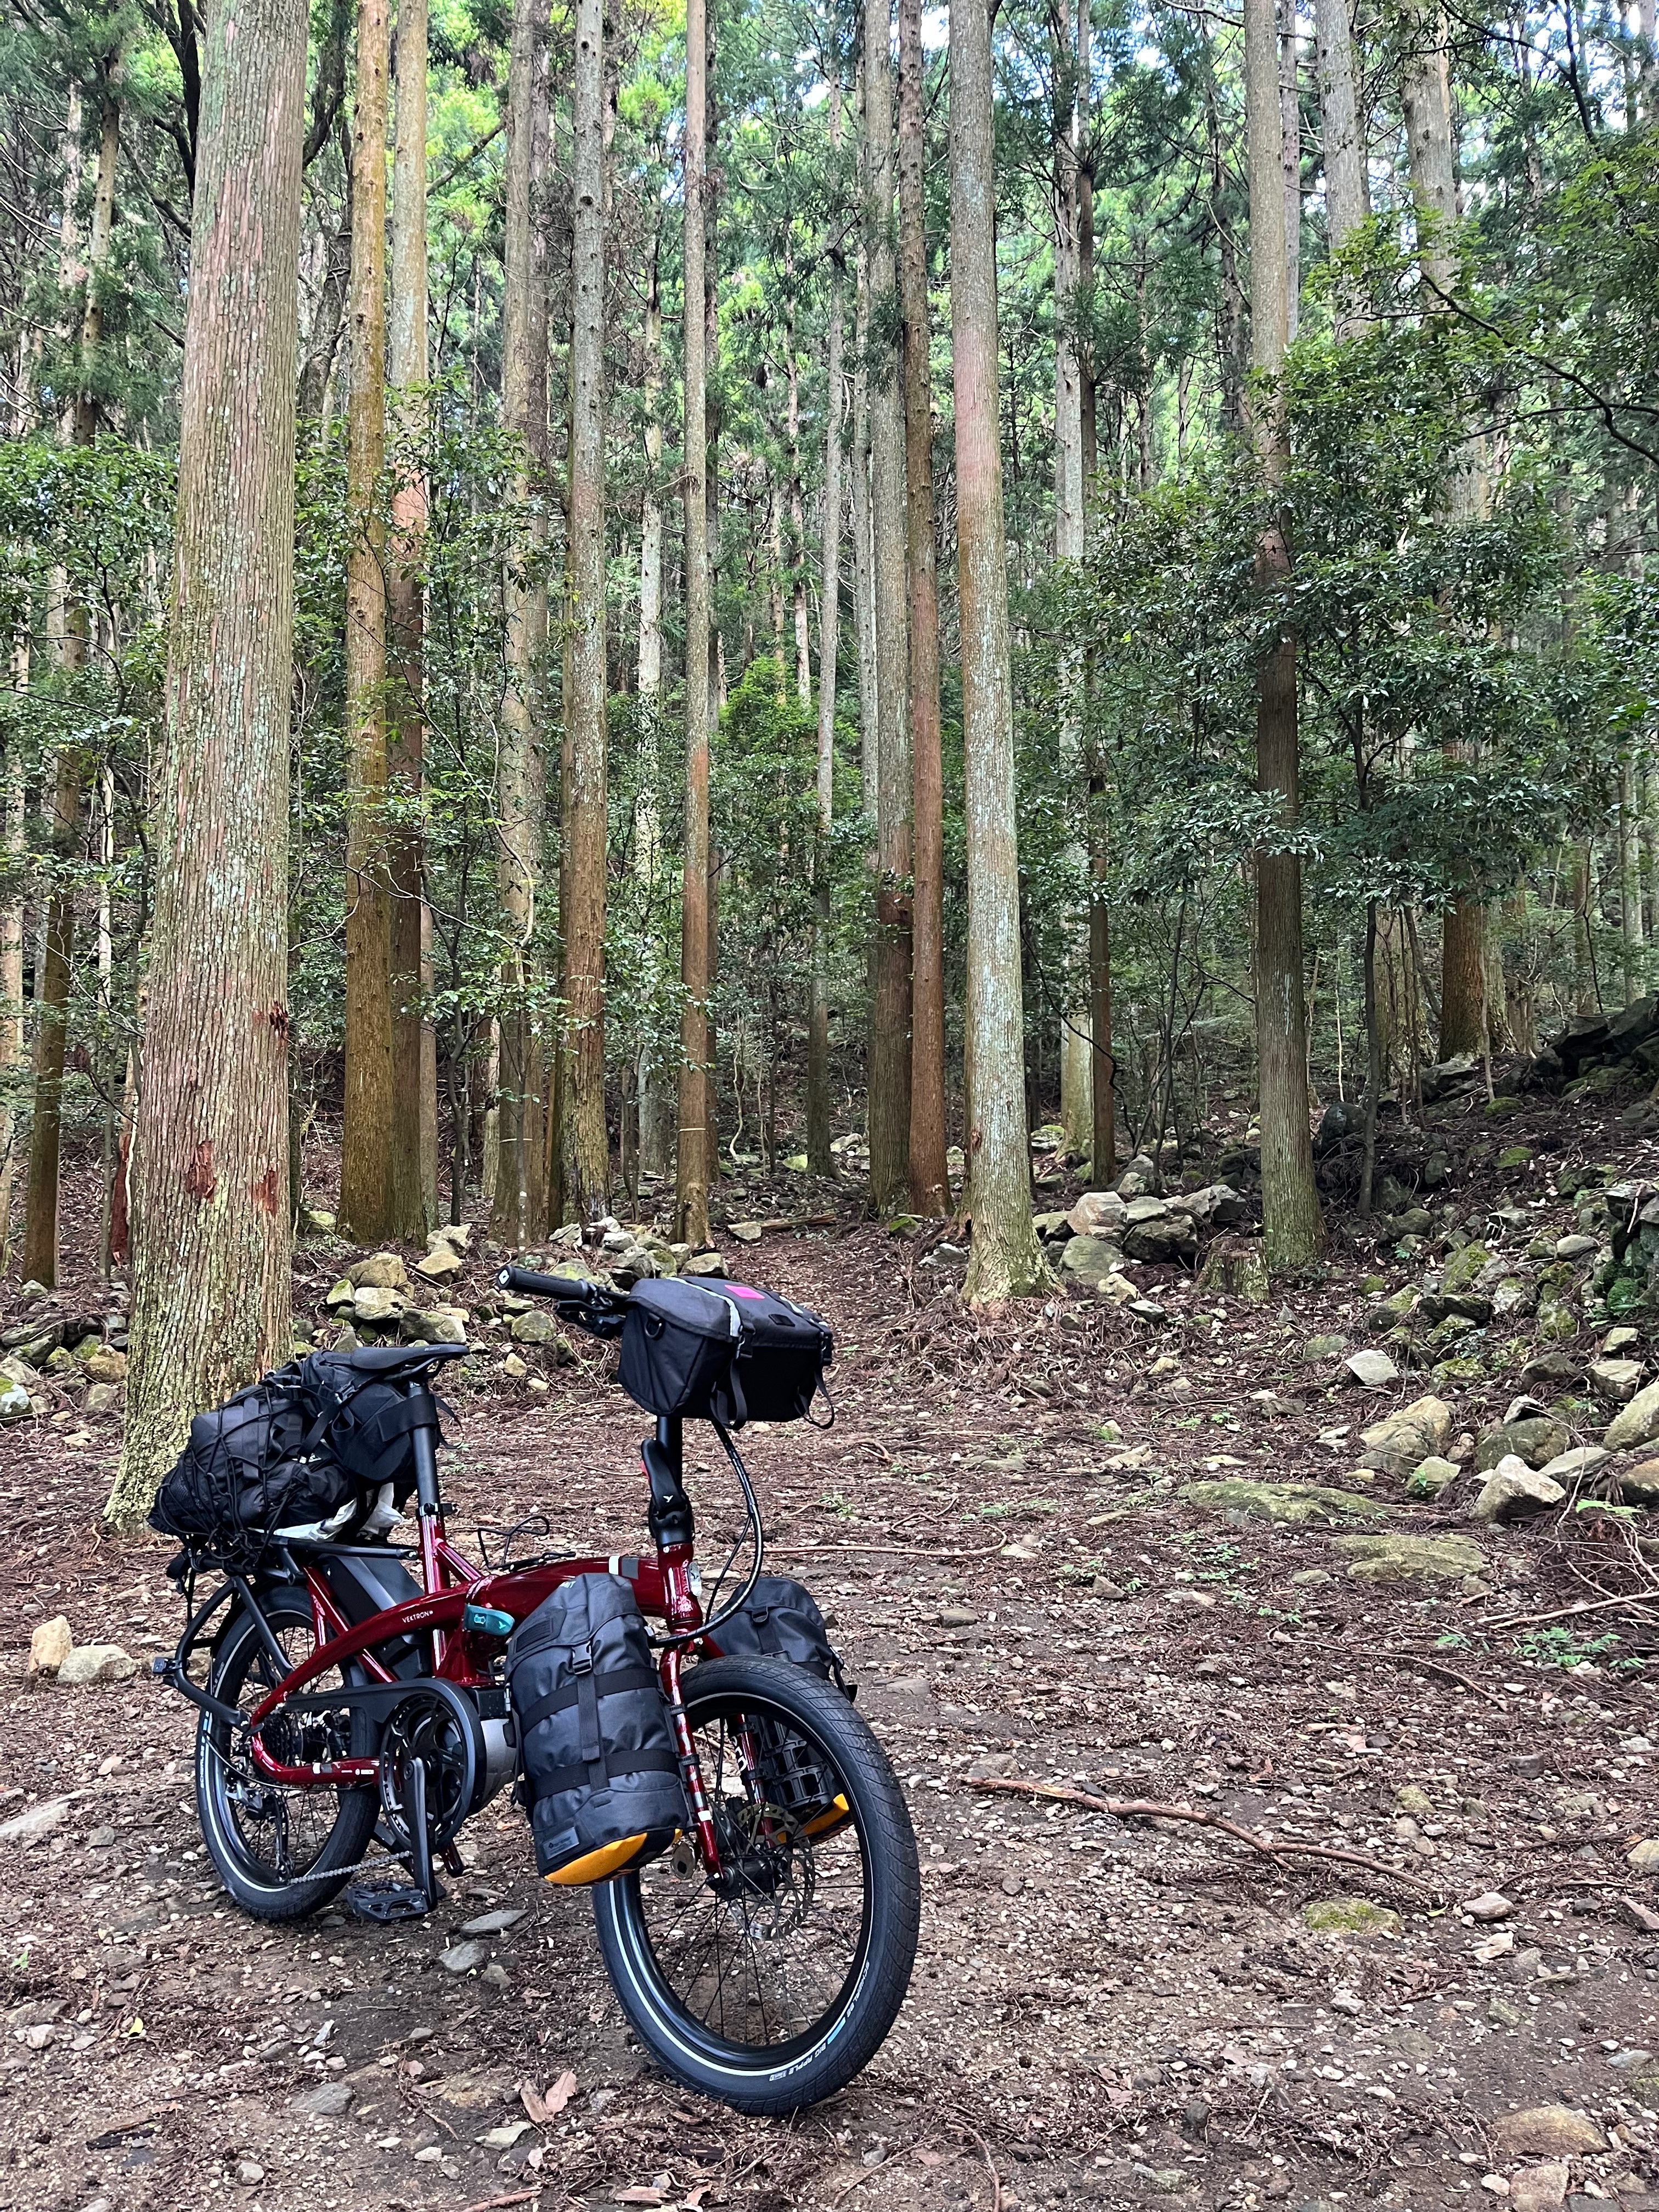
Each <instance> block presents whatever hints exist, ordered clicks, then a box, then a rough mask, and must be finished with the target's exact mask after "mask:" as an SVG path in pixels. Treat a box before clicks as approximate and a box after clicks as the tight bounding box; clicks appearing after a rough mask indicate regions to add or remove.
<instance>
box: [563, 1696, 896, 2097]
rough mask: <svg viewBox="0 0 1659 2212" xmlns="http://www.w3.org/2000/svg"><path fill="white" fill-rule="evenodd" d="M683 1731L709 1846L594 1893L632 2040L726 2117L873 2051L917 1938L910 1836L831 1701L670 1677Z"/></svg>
mask: <svg viewBox="0 0 1659 2212" xmlns="http://www.w3.org/2000/svg"><path fill="white" fill-rule="evenodd" d="M684 1699H685V1708H686V1715H687V1718H688V1720H689V1721H690V1727H691V1734H692V1738H693V1741H694V1742H695V1744H696V1750H697V1757H698V1760H699V1763H700V1765H701V1766H702V1778H703V1786H704V1789H705V1790H706V1791H707V1793H708V1802H709V1805H710V1808H711V1810H712V1811H713V1814H714V1825H715V1829H716V1832H717V1833H718V1835H719V1838H720V1857H721V1870H720V1874H719V1875H717V1876H715V1877H714V1878H712V1879H711V1878H710V1876H709V1875H708V1874H707V1873H706V1872H705V1870H704V1869H703V1867H702V1863H701V1862H700V1860H699V1859H698V1858H697V1857H696V1852H695V1851H694V1850H693V1849H692V1847H691V1844H690V1841H689V1839H685V1838H682V1840H681V1841H680V1843H679V1844H678V1845H677V1846H676V1848H675V1850H673V1851H672V1852H671V1853H670V1854H669V1855H668V1856H666V1857H663V1858H659V1859H657V1860H655V1861H653V1863H651V1864H650V1865H648V1866H646V1867H643V1868H641V1869H638V1870H637V1871H635V1872H631V1873H629V1874H625V1875H618V1876H617V1878H616V1879H615V1880H613V1881H608V1882H603V1883H601V1884H600V1885H599V1887H597V1888H596V1890H595V1892H594V1899H593V1903H594V1914H595V1917H596V1920H597V1922H598V1926H599V1945H600V1948H601V1949H602V1951H603V1953H604V1954H605V1966H606V1969H607V1971H608V1972H609V1973H610V1976H611V1983H612V1985H613V1986H614V1988H615V1990H616V1991H617V1997H618V1998H619V2000H620V2001H621V2003H622V2007H623V2011H624V2012H625V2013H626V2014H627V2015H628V2017H629V2021H630V2022H631V2024H632V2026H633V2027H634V2029H635V2033H636V2034H637V2035H638V2036H639V2038H640V2039H641V2042H642V2043H643V2044H644V2045H646V2046H647V2049H648V2050H649V2051H651V2052H652V2053H653V2056H654V2057H656V2058H657V2060H658V2061H659V2063H661V2064H662V2065H663V2066H664V2067H665V2069H667V2071H668V2072H669V2073H670V2074H671V2075H673V2076H674V2077H675V2078H676V2079H677V2080H678V2081H683V2082H684V2083H685V2084H686V2085H687V2086H688V2087H691V2088H694V2089H700V2090H702V2092H703V2093H705V2094H706V2095H708V2096H712V2097H717V2098H719V2099H720V2100H721V2101H722V2102H723V2103H726V2104H728V2105H731V2106H733V2107H734V2108H735V2109H736V2110H738V2111H739V2112H762V2113H777V2112H795V2111H798V2110H799V2108H800V2107H801V2106H805V2105H811V2104H816V2103H817V2102H818V2100H820V2099H822V2098H824V2097H828V2096H831V2095H833V2094H834V2093H835V2092H836V2090H837V2089H840V2088H842V2087H845V2085H846V2084H847V2083H848V2081H851V2080H852V2078H853V2076H854V2075H855V2074H857V2073H858V2072H859V2071H860V2069H861V2068H863V2067H864V2066H866V2064H867V2063H869V2061H870V2059H871V2058H872V2057H873V2056H874V2055H875V2053H876V2051H878V2050H879V2049H880V2047H881V2045H882V2043H883V2042H884V2039H885V2038H886V2036H887V2033H888V2031H889V2030H890V2028H891V2027H892V2025H893V2022H894V2021H895V2019H896V2017H897V2015H898V2010H899V2007H900V2006H901V2004H902V2002H903V2001H904V1994H905V1991H906V1990H907V1989H908V1986H909V1980H910V1971H911V1968H912V1966H914V1964H915V1954H916V1938H917V1934H918V1930H919V1928H920V1925H921V1875H920V1871H919V1869H918V1866H917V1862H916V1844H915V1834H914V1832H912V1829H911V1826H910V1816H909V1814H908V1810H907V1808H906V1807H905V1802H904V1798H903V1795H902V1791H901V1790H900V1789H899V1786H898V1784H897V1782H896V1779H895V1778H894V1775H893V1771H892V1769H891V1768H890V1766H889V1765H888V1763H887V1758H886V1754H885V1753H884V1752H883V1750H882V1747H881V1746H880V1744H879V1743H878V1741H876V1738H875V1736H874V1735H872V1733H871V1730H870V1729H869V1728H868V1726H867V1725H866V1723H865V1722H864V1721H863V1720H862V1719H861V1718H860V1716H859V1715H858V1713H857V1712H855V1711H854V1708H853V1707H852V1706H851V1705H849V1704H848V1701H847V1700H846V1699H845V1698H844V1697H842V1694H841V1692H839V1691H838V1690H836V1689H834V1688H832V1687H831V1686H830V1685H829V1683H827V1682H823V1681H820V1680H818V1678H817V1676H816V1675H814V1674H807V1673H806V1672H805V1670H804V1669H802V1668H799V1667H794V1666H792V1665H791V1664H790V1663H789V1662H787V1660H781V1659H718V1660H708V1661H705V1662H702V1664H701V1665H698V1666H696V1667H693V1668H687V1670H686V1673H685V1676H684Z"/></svg>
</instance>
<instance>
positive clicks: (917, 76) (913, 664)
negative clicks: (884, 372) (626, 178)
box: [898, 0, 951, 1214]
mask: <svg viewBox="0 0 1659 2212" xmlns="http://www.w3.org/2000/svg"><path fill="white" fill-rule="evenodd" d="M898 19H899V118H898V190H899V292H900V304H901V306H902V310H903V314H904V488H905V509H904V516H905V552H906V574H907V576H908V580H909V602H910V671H909V672H910V752H911V791H912V795H913V808H914V831H915V844H914V867H915V897H914V903H913V907H912V913H911V957H912V962H913V966H914V972H913V977H912V984H911V1011H910V1019H911V1035H910V1203H911V1205H912V1206H915V1209H916V1211H917V1212H920V1213H924V1214H933V1213H945V1212H948V1211H949V1210H950V1205H951V1180H950V1171H949V1170H948V1169H947V1167H946V1165H945V772H944V768H943V765H942V763H941V757H940V738H939V579H938V576H937V574H936V573H935V562H936V553H935V547H934V536H933V371H932V368H931V366H930V357H931V352H932V343H933V331H932V329H931V326H930V323H929V318H928V313H927V234H926V230H925V227H924V226H925V217H926V200H925V193H924V185H923V165H924V162H925V160H926V130H925V125H924V122H923V115H922V69H923V64H922V51H921V0H899V9H898Z"/></svg>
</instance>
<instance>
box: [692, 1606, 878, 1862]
mask: <svg viewBox="0 0 1659 2212" xmlns="http://www.w3.org/2000/svg"><path fill="white" fill-rule="evenodd" d="M710 1640H711V1642H713V1643H714V1644H715V1646H716V1648H717V1649H718V1650H719V1652H720V1656H721V1657H722V1658H723V1659H737V1658H744V1659H747V1658H771V1659H787V1660H788V1661H789V1662H791V1663H792V1665H794V1666H797V1667H805V1668H806V1670H807V1672H808V1673H809V1674H817V1675H818V1676H819V1677H820V1678H821V1680H824V1681H826V1682H833V1683H834V1684H835V1686H836V1688H837V1689H838V1690H839V1691H840V1692H842V1696H843V1697H845V1698H846V1699H848V1702H849V1703H850V1702H851V1700H852V1699H854V1697H855V1696H856V1695H857V1691H856V1688H855V1687H854V1685H853V1684H851V1683H849V1682H848V1680H847V1678H846V1675H845V1674H843V1672H842V1663H841V1655H840V1653H839V1652H838V1651H837V1650H836V1647H835V1645H834V1644H831V1642H830V1641H829V1630H828V1629H827V1628H826V1627H825V1626H824V1620H823V1614H822V1613H820V1612H819V1611H818V1607H817V1600H816V1599H815V1598H814V1597H813V1595H812V1594H811V1591H810V1590H809V1589H806V1588H805V1585H804V1584H803V1583H797V1582H791V1581H789V1580H788V1579H787V1577H784V1576H782V1575H763V1576H762V1577H760V1579H759V1581H758V1582H757V1583H756V1584H755V1587H754V1589H752V1590H751V1591H750V1594H749V1595H748V1597H747V1599H746V1600H745V1601H744V1604H743V1606H742V1607H741V1608H740V1610H739V1611H738V1612H737V1613H733V1614H732V1618H731V1620H727V1621H724V1622H722V1623H721V1625H720V1633H719V1635H718V1636H716V1637H714V1638H711V1639H710ZM750 1729H751V1734H752V1735H753V1739H754V1744H755V1752H756V1765H757V1773H758V1775H759V1778H760V1784H761V1787H762V1789H763V1791H764V1792H765V1796H766V1800H767V1802H768V1803H769V1804H771V1805H776V1806H778V1807H780V1808H781V1809H782V1810H783V1811H784V1812H785V1813H787V1814H788V1815H789V1817H790V1819H791V1820H793V1821H794V1823H795V1825H796V1826H797V1827H798V1828H799V1830H800V1832H801V1833H802V1834H803V1835H806V1836H811V1837H812V1838H814V1839H815V1840H816V1841H818V1842H823V1841H824V1840H825V1839H826V1838H829V1836H831V1835H833V1834H834V1833H835V1832H836V1829H838V1828H840V1827H841V1826H843V1824H844V1823H845V1822H846V1821H847V1820H848V1818H849V1817H850V1814H851V1808H850V1807H849V1806H848V1802H847V1798H846V1795H845V1793H844V1792H843V1790H842V1786H841V1781H840V1778H839V1777H838V1776H837V1775H836V1771H835V1770H834V1768H833V1767H831V1766H829V1765H827V1764H826V1763H825V1761H824V1760H823V1758H822V1756H821V1755H820V1754H819V1753H817V1752H815V1751H814V1750H813V1748H812V1747H811V1745H810V1744H808V1743H807V1742H805V1740H804V1739H803V1738H802V1737H800V1736H799V1735H796V1734H795V1733H794V1731H793V1729H786V1728H783V1727H781V1726H780V1724H779V1723H777V1722H775V1721H770V1720H767V1719H764V1718H763V1717H760V1716H758V1715H757V1717H755V1719H754V1720H753V1721H752V1722H751V1723H750Z"/></svg>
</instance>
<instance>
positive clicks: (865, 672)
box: [849, 63, 879, 865]
mask: <svg viewBox="0 0 1659 2212" xmlns="http://www.w3.org/2000/svg"><path fill="white" fill-rule="evenodd" d="M858 82H859V86H860V90H859V93H858V95H857V106H858V111H859V112H860V114H862V112H863V99H864V95H863V90H862V87H863V83H864V68H863V64H861V63H860V65H859V70H858ZM867 163H868V149H867V147H866V145H865V143H864V140H863V134H862V131H860V143H859V173H860V179H862V177H863V175H864V174H865V172H866V167H867ZM863 189H864V188H863V185H862V184H860V191H863ZM869 354H870V255H869V251H868V248H867V246H866V240H865V236H864V229H863V226H862V225H860V230H859V240H858V246H857V250H856V254H855V258H854V303H853V452H852V468H851V477H852V489H851V497H850V501H849V511H850V517H851V522H852V530H853V632H854V644H855V646H856V648H857V653H858V669H859V781H860V787H861V799H862V805H863V809H864V811H865V813H866V815H868V816H869V817H870V820H871V822H872V824H873V823H874V821H875V814H876V737H877V731H878V701H877V692H878V689H879V681H878V676H877V671H876V593H875V585H874V581H873V579H872V574H871V568H872V562H871V550H870V366H869ZM873 858H874V856H873V854H872V865H873Z"/></svg>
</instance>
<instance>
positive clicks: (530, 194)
mask: <svg viewBox="0 0 1659 2212" xmlns="http://www.w3.org/2000/svg"><path fill="white" fill-rule="evenodd" d="M547 88H548V44H547V15H546V11H545V9H542V8H539V7H538V5H537V4H536V0H514V5H513V29H512V42H511V46H510V49H509V52H508V58H507V164H506V169H507V173H506V179H505V185H506V201H507V211H506V240H505V258H504V268H503V295H502V307H501V414H502V419H503V421H504V422H505V423H506V426H507V429H508V430H509V431H511V432H512V433H513V435H515V436H516V437H517V438H518V439H519V441H520V476H519V479H518V483H517V490H518V494H519V497H520V501H521V502H527V504H528V509H529V519H528V527H527V532H526V536H527V543H526V544H525V546H524V547H523V548H522V561H521V562H514V563H513V565H512V567H511V568H510V569H509V572H508V574H507V579H506V581H505V585H504V586H503V592H502V598H503V603H504V609H505V613H506V629H507V690H506V693H505V696H504V697H503V699H502V702H501V746H500V751H499V754H498V757H497V765H496V799H495V804H496V811H497V812H498V814H499V816H500V819H501V854H500V857H499V859H498V860H497V863H496V897H497V900H498V902H499V905H500V908H501V945H502V950H501V1067H500V1077H499V1082H498V1085H497V1102H498V1103H497V1109H496V1122H495V1178H494V1181H495V1188H494V1194H493V1197H492V1200H491V1209H490V1226H491V1229H492V1230H493V1231H494V1233H495V1237H496V1239H497V1241H498V1242H499V1243H501V1244H503V1245H505V1246H507V1248H508V1249H517V1248H518V1247H519V1246H520V1245H522V1244H523V1243H526V1241H527V1239H528V1238H530V1237H532V1236H533V1235H534V1234H535V1233H537V1231H538V1228H539V1222H538V1219H537V1218H536V1217H537V1216H538V1213H539V1212H541V1211H542V1210H543V1209H544V1206H545V1203H546V1199H545V1194H544V1190H543V1173H542V1160H543V1145H542V1142H541V1138H542V1129H541V1121H540V1104H539V1101H540V1097H541V1080H540V1054H539V1052H538V1042H539V1033H538V1031H536V1030H534V1029H533V1027H532V1018H531V1014H530V1009H529V1003H528V1001H529V994H530V988H531V983H532V941H533V939H534V936H535V932H536V925H537V921H538V901H539V898H540V896H541V888H542V882H541V878H542V836H543V823H544V812H545V806H546V772H545V769H544V764H543V759H542V746H541V734H540V725H541V714H542V697H541V692H542V678H543V663H544V657H545V654H546V650H547V580H546V576H545V574H544V569H543V567H542V556H543V555H544V550H545V548H546V544H547V520H546V509H545V505H544V493H545V478H546V461H547V283H546V244H545V238H544V227H543V210H542V207H541V204H540V197H541V193H542V191H543V188H544V175H545V171H546V167H547V160H548V152H547V149H548V143H549V130H550V119H549V116H548V100H547ZM538 1198H539V1199H540V1200H541V1204H540V1205H539V1206H538V1203H537V1200H538Z"/></svg>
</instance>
